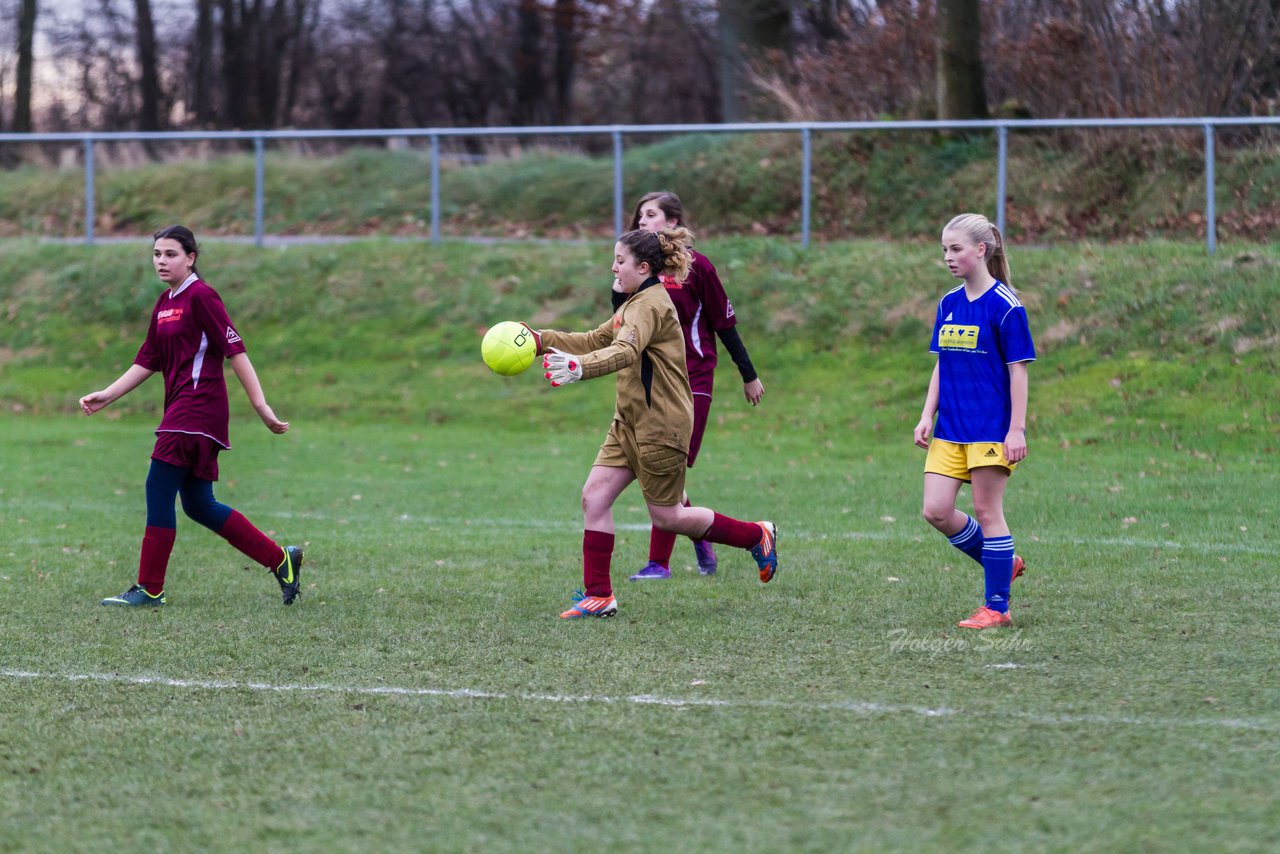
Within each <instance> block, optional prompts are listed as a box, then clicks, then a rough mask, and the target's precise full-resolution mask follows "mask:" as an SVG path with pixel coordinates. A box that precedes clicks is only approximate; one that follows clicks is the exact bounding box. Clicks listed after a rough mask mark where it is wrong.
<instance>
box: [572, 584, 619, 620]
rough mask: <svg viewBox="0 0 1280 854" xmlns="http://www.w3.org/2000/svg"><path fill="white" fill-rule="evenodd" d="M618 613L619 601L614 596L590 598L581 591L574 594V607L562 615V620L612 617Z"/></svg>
mask: <svg viewBox="0 0 1280 854" xmlns="http://www.w3.org/2000/svg"><path fill="white" fill-rule="evenodd" d="M616 613H618V600H617V599H615V598H614V597H613V596H588V595H587V594H586V593H584V592H583V591H581V590H578V591H576V592H575V593H574V594H573V607H572V608H570V609H569V610H568V611H564V612H563V613H561V614H560V619H562V620H576V619H578V618H579V617H612V616H613V615H614V614H616Z"/></svg>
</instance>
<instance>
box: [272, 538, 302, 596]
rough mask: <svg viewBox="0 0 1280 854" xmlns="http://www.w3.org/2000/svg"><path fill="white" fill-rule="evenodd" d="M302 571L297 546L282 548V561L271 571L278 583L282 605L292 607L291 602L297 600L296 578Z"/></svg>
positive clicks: (300, 557)
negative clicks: (282, 600)
mask: <svg viewBox="0 0 1280 854" xmlns="http://www.w3.org/2000/svg"><path fill="white" fill-rule="evenodd" d="M301 569H302V549H300V548H298V547H297V546H285V547H284V560H282V561H280V565H279V566H277V567H276V568H275V569H273V570H271V574H272V575H274V576H275V577H276V581H279V582H280V594H281V596H282V597H283V599H284V604H286V605H292V604H293V600H294V599H297V598H298V593H299V592H300V591H299V589H298V576H299V575H300V570H301Z"/></svg>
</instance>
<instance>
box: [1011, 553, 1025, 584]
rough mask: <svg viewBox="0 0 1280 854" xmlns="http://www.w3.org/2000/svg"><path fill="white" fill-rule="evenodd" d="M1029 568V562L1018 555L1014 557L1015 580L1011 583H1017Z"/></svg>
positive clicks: (1012, 579)
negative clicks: (1023, 572)
mask: <svg viewBox="0 0 1280 854" xmlns="http://www.w3.org/2000/svg"><path fill="white" fill-rule="evenodd" d="M1026 568H1027V562H1026V561H1025V560H1023V559H1022V558H1020V557H1018V556H1017V555H1014V556H1013V578H1011V579H1009V580H1010V581H1017V580H1018V578H1020V577H1021V576H1022V571H1023V570H1024V569H1026Z"/></svg>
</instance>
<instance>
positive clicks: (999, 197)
mask: <svg viewBox="0 0 1280 854" xmlns="http://www.w3.org/2000/svg"><path fill="white" fill-rule="evenodd" d="M996 150H997V151H998V152H999V156H998V157H997V158H996V161H997V163H998V164H999V166H998V167H997V169H998V172H997V175H996V228H998V229H1000V233H1001V234H1004V233H1005V231H1004V199H1005V196H1006V195H1007V194H1008V189H1009V128H1008V127H1006V126H1005V125H1000V126H999V127H997V128H996Z"/></svg>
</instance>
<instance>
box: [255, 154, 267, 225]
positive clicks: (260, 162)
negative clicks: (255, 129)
mask: <svg viewBox="0 0 1280 854" xmlns="http://www.w3.org/2000/svg"><path fill="white" fill-rule="evenodd" d="M265 160H266V155H265V154H264V153H263V142H262V137H260V136H255V137H254V138H253V244H254V245H255V246H257V247H258V248H259V249H261V248H262V208H263V207H264V204H265V203H264V201H263V199H264V196H265V195H266V194H265V192H264V190H263V188H262V184H263V180H264V173H265V172H266V164H265Z"/></svg>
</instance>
